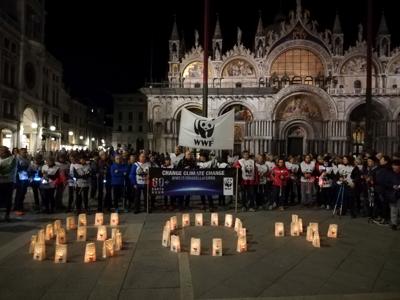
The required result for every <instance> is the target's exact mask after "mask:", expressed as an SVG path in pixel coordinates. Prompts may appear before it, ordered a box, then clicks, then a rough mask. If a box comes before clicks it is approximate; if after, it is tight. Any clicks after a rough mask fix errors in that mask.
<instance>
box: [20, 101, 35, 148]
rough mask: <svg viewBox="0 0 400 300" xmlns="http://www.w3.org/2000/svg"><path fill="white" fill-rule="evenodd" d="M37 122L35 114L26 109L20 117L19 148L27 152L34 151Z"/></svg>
mask: <svg viewBox="0 0 400 300" xmlns="http://www.w3.org/2000/svg"><path fill="white" fill-rule="evenodd" d="M37 122H38V120H37V117H36V114H35V112H34V111H33V110H32V109H31V108H29V107H27V108H26V109H25V110H24V113H23V115H22V124H21V125H22V126H21V147H23V148H27V149H28V151H29V152H34V151H35V150H36V141H37V129H38V123H37Z"/></svg>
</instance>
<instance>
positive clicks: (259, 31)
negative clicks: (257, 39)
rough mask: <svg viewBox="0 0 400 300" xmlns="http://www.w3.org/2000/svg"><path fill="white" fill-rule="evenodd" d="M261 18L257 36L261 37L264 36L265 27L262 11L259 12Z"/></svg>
mask: <svg viewBox="0 0 400 300" xmlns="http://www.w3.org/2000/svg"><path fill="white" fill-rule="evenodd" d="M258 13H259V15H260V17H259V18H258V25H257V32H256V36H261V35H263V34H264V25H263V21H262V13H261V10H259V11H258Z"/></svg>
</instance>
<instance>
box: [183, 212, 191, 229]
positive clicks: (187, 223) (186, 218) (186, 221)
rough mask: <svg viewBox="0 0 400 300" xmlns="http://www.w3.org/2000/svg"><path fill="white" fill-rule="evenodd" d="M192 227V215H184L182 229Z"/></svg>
mask: <svg viewBox="0 0 400 300" xmlns="http://www.w3.org/2000/svg"><path fill="white" fill-rule="evenodd" d="M187 226H190V215H189V214H183V215H182V227H187Z"/></svg>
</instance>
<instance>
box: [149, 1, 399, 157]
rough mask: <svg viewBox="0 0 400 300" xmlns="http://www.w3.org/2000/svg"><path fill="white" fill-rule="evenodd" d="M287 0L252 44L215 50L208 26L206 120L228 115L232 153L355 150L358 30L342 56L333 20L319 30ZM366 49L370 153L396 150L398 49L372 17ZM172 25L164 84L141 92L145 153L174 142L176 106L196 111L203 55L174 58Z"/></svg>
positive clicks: (359, 101)
mask: <svg viewBox="0 0 400 300" xmlns="http://www.w3.org/2000/svg"><path fill="white" fill-rule="evenodd" d="M317 24H318V23H317V22H316V21H313V20H312V19H311V18H310V13H309V11H307V10H304V9H303V8H302V7H301V2H300V1H299V0H297V7H296V10H295V11H291V12H290V13H289V15H288V16H287V18H285V19H284V20H282V21H281V22H279V23H276V24H273V25H271V26H269V27H264V25H263V22H262V18H261V15H260V18H259V21H258V26H257V29H256V33H255V36H254V46H253V47H252V48H251V49H249V48H247V47H246V46H245V45H243V43H242V40H241V39H242V32H241V30H240V29H239V28H238V32H237V42H236V44H235V46H234V47H233V48H232V49H229V50H227V51H222V49H223V35H222V32H221V28H220V24H219V20H218V19H217V22H216V25H215V30H214V34H213V37H212V52H211V56H210V58H209V82H208V84H209V98H208V103H209V104H208V116H209V117H216V116H219V115H221V114H223V113H224V112H226V111H229V110H231V109H235V131H234V132H235V144H234V151H236V152H238V151H241V150H244V149H248V150H250V151H251V152H252V153H262V152H272V153H280V154H282V153H286V154H304V153H308V152H313V153H325V152H330V153H337V154H345V153H350V152H356V153H359V152H361V151H362V150H363V144H364V132H365V101H366V100H365V99H366V65H367V60H366V53H367V45H366V41H365V34H363V27H362V25H361V24H360V25H359V27H358V39H357V40H356V41H354V42H353V43H352V44H353V46H350V47H348V48H347V49H344V33H343V32H342V28H341V23H340V17H339V15H336V17H335V19H334V22H333V27H332V29H331V30H325V31H320V30H319V28H318V26H317ZM375 42H376V44H375V46H374V49H373V68H372V70H373V71H372V72H373V75H372V76H373V77H372V81H373V82H372V96H373V103H372V107H373V112H372V113H371V114H372V118H373V119H372V124H373V147H374V149H375V150H376V151H383V152H385V153H388V154H391V153H394V152H397V151H399V145H400V144H399V136H400V116H399V114H400V87H399V85H400V48H393V47H392V45H391V35H390V32H389V30H388V27H387V24H386V20H385V16H384V15H383V14H382V17H381V21H380V25H379V30H378V32H377V35H376V40H375ZM182 49H183V45H182V41H181V40H180V37H179V35H178V30H177V24H176V21H175V22H174V24H173V29H172V34H171V37H170V40H169V53H170V55H169V62H168V64H169V72H168V86H161V87H158V86H155V85H153V86H149V87H146V88H143V89H142V92H143V93H145V94H146V95H147V98H148V110H147V111H148V120H149V133H148V142H149V148H150V149H157V150H158V151H162V152H170V151H172V150H173V149H174V147H175V145H176V144H177V140H178V131H179V121H180V112H181V110H182V108H183V107H186V108H188V109H190V110H191V111H194V112H197V113H201V109H202V71H203V62H202V61H203V49H202V47H201V45H200V44H199V41H198V34H196V38H195V44H194V46H193V48H192V49H191V50H190V51H187V52H184V51H183V50H182Z"/></svg>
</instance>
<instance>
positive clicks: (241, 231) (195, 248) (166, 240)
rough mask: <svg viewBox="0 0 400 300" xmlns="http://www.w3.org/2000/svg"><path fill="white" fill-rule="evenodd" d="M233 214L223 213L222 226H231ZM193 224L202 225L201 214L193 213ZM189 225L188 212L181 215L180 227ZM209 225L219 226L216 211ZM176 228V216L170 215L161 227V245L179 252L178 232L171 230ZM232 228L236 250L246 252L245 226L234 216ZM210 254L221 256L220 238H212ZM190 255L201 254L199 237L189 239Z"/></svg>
mask: <svg viewBox="0 0 400 300" xmlns="http://www.w3.org/2000/svg"><path fill="white" fill-rule="evenodd" d="M233 219H234V218H233V216H232V215H231V214H226V215H225V222H224V226H225V227H228V228H232V225H233ZM194 224H195V226H203V225H204V222H203V214H202V213H198V214H195V222H194ZM190 225H191V222H190V214H183V215H182V228H184V227H188V226H190ZM210 225H211V226H215V227H216V226H219V219H218V213H212V214H211V222H210ZM177 229H178V218H177V216H173V217H171V218H170V219H169V220H168V221H166V223H165V225H164V229H163V235H162V242H161V244H162V246H164V247H170V250H171V251H172V252H181V243H180V238H179V235H178V234H172V233H173V231H175V230H177ZM234 230H235V232H236V234H237V237H238V239H237V247H236V251H237V252H239V253H241V252H246V251H247V236H246V228H244V227H243V223H242V221H241V220H240V219H239V218H235V224H234ZM211 253H212V256H222V239H221V238H214V239H213V240H212V251H211ZM190 255H201V239H199V238H191V240H190Z"/></svg>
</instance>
